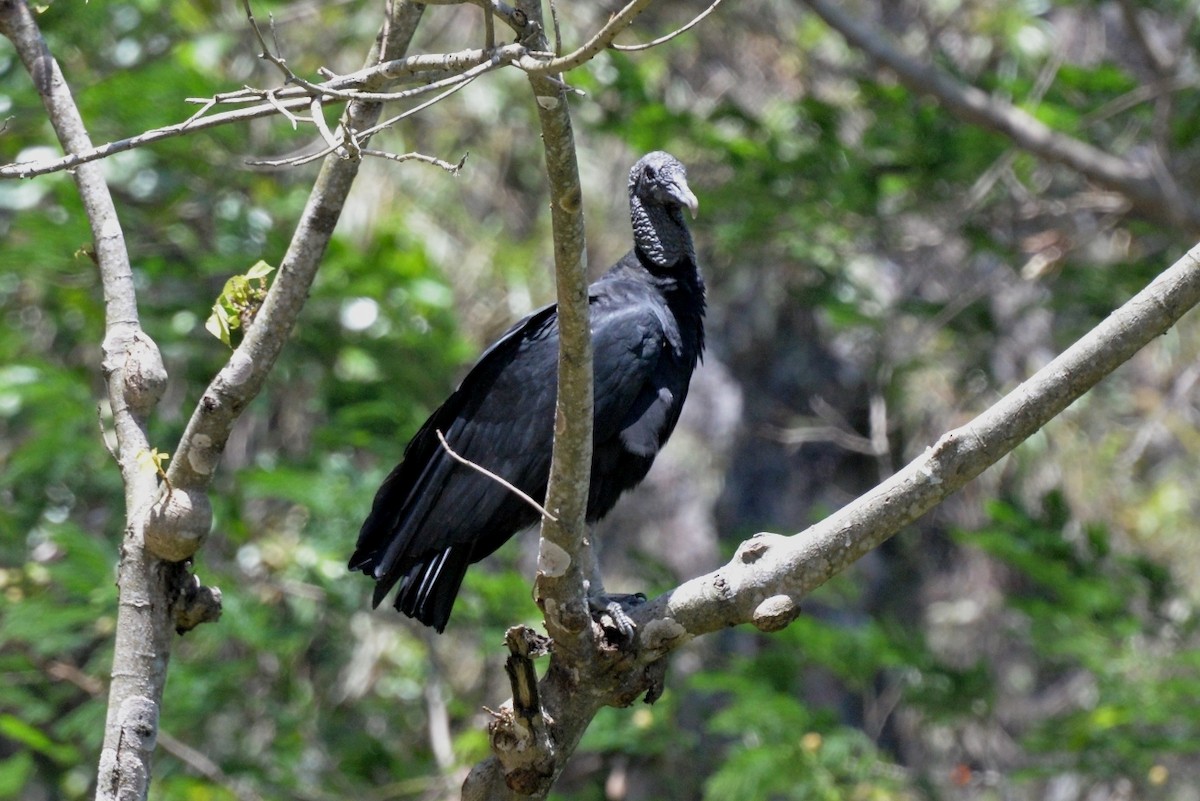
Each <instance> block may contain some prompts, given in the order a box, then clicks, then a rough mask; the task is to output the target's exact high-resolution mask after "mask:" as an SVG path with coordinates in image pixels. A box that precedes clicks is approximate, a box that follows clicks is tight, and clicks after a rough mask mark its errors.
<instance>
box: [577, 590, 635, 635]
mask: <svg viewBox="0 0 1200 801" xmlns="http://www.w3.org/2000/svg"><path fill="white" fill-rule="evenodd" d="M644 603H646V596H645V594H644V593H640V592H635V593H615V594H612V595H607V594H606V595H593V596H591V597H590V598H588V605H589V606H590V607H591V609H592V619H593V620H595V621H596V622H597V623H599V624H600V628H602V629H604V633H605V635H606V637H605V639H607V640H609V641H610V642H612V643H614V644H616V645H617V646H618V647H619V646H621V645H628V644H632V643H633V636H634V634H635V633H636V632H637V626H635V625H634V623H633V618H631V617H630V616H629V613H628V612H626V611H625V610H626V609H629V608H632V607H635V606H641V605H642V604H644Z"/></svg>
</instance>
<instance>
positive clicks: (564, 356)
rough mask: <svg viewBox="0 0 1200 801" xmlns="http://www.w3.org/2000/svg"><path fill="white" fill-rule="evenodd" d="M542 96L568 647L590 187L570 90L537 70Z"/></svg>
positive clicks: (548, 525)
mask: <svg viewBox="0 0 1200 801" xmlns="http://www.w3.org/2000/svg"><path fill="white" fill-rule="evenodd" d="M518 8H519V9H521V10H522V11H525V12H526V13H527V14H528V18H529V20H530V27H531V28H532V29H533V31H534V36H535V38H534V39H533V40H532V41H533V43H534V47H535V48H537V49H544V48H545V47H546V46H547V43H546V40H545V34H544V30H545V29H544V27H542V22H541V7H540V3H538V2H537V0H531V1H530V2H521V3H519V4H518ZM529 83H530V87H531V88H532V90H533V93H534V97H535V99H536V101H537V109H538V118H539V121H540V122H541V127H542V144H543V148H544V150H545V154H546V174H547V177H548V179H549V186H550V218H551V222H552V225H553V230H554V276H555V284H556V286H557V290H558V328H559V357H558V403H557V406H556V409H555V421H554V452H553V456H552V459H551V465H550V483H549V485H548V486H547V489H546V507H547V509H549V510H550V511H551V512H552V513H553V514H554V516H555V519H553V520H550V519H546V520H543V521H542V538H541V545H540V552H539V555H538V578H537V587H536V589H535V595H536V597H537V598H538V601H539V604H540V605H541V606H542V611H543V612H544V613H545V616H546V628H547V631H548V633H549V634H550V636H551V638H553V639H554V641H555V642H556V643H557V644H558V646H559V647H560V648H566V649H578V648H582V647H585V646H586V645H588V644H589V643H590V638H591V618H590V617H589V615H588V609H587V597H586V591H585V589H584V581H585V579H586V578H587V577H588V576H589V575H590V571H585V567H586V566H585V565H583V564H582V560H581V558H580V554H581V553H582V551H583V549H582V547H581V543H582V542H583V539H584V537H585V535H586V533H587V525H586V523H585V522H584V514H585V512H586V511H587V498H588V481H589V478H590V477H591V472H592V471H591V467H592V402H593V391H592V337H591V333H590V326H589V323H588V291H587V288H588V277H587V250H586V247H585V242H584V226H583V190H582V189H581V188H580V185H579V167H578V164H577V163H576V158H575V139H574V134H573V132H572V130H571V115H570V111H569V108H568V106H567V93H566V92H565V91H564V89H563V87H562V85H561V83H555V82H552V81H550V80H549V79H548V78H547V77H543V76H541V75H538V74H531V75H530V76H529Z"/></svg>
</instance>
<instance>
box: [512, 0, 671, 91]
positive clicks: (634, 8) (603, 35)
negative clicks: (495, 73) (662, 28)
mask: <svg viewBox="0 0 1200 801" xmlns="http://www.w3.org/2000/svg"><path fill="white" fill-rule="evenodd" d="M650 3H651V0H632V2H630V3H629V4H628V5H626V6H625V7H624V8H622V9H621V10H620V11H618V12H617V13H616V14H613V15H612V17H611V18H610V19H609V20H608V22H607V23H605V25H604V27H603V28H601V29H600V30H598V31H597V32H596V33H595V35H593V36H592V38H591V39H589V40H588V41H587V42H586V43H584V44H583V45H581V46H580V47H579V48H577V49H576V50H574V51H572V52H570V53H568V54H567V55H565V56H562V57H559V58H553V59H550V60H549V61H537V60H536V59H534V58H532V57H528V58H524V59H521V60H519V61H518V62H517V65H518V66H519V67H521V69H523V70H525V71H526V72H528V73H530V74H531V75H555V74H557V73H560V72H567V71H569V70H573V69H575V68H576V67H578V66H579V65H580V64H586V63H587V62H588V61H591V60H592V58H593V57H594V56H595V55H596V54H597V53H599V52H600V51H601V50H603V49H604V48H606V47H608V46H609V45H611V44H612V41H613V39H616V38H617V35H618V34H620V33H621V31H623V30H625V29H626V28H628V27H629V26H630V25H631V24H632V23H633V20H634V19H635V18H636V17H637V15H638V14H641V13H642V12H643V11H645V10H646V8H647V7H648V6H649V5H650ZM539 17H540V15H539ZM539 24H540V23H539Z"/></svg>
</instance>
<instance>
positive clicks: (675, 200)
mask: <svg viewBox="0 0 1200 801" xmlns="http://www.w3.org/2000/svg"><path fill="white" fill-rule="evenodd" d="M629 197H630V199H633V198H637V199H638V200H640V201H641V203H642V205H643V206H646V207H650V206H663V207H665V208H667V209H681V208H683V207H685V206H686V207H687V209H688V211H690V212H691V214H692V217H693V219H694V218H695V216H696V210H697V209H698V208H699V207H700V201H698V200H697V199H696V196H695V195H694V194H692V190H691V189H689V188H688V184H687V168H686V167H684V166H683V164H682V163H680V161H679V159H677V158H675V157H674V156H672V155H671V154H670V153H665V152H663V151H661V150H655V151H654V152H653V153H647V154H646V155H644V156H642V157H641V158H640V159H638V162H637V164H634V165H633V169H631V170H630V171H629Z"/></svg>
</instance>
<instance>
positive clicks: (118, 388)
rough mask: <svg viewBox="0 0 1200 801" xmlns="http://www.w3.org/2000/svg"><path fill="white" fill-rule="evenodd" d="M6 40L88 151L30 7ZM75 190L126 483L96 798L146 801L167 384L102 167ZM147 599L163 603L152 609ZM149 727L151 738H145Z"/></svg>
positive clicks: (161, 597)
mask: <svg viewBox="0 0 1200 801" xmlns="http://www.w3.org/2000/svg"><path fill="white" fill-rule="evenodd" d="M0 33H3V34H4V36H6V37H7V38H8V39H9V40H10V41H12V43H13V45H14V47H15V48H16V50H17V53H18V55H19V57H20V58H21V61H22V63H23V64H24V65H25V68H26V70H28V72H29V75H30V77H31V78H32V79H33V83H34V86H35V87H36V89H37V91H38V94H39V95H40V96H41V99H42V103H43V105H44V106H45V108H46V112H47V114H48V116H49V118H50V122H51V124H52V125H53V127H54V131H55V134H56V135H57V136H58V139H59V141H60V142H61V143H62V146H63V150H64V151H66V152H68V153H71V152H77V151H82V150H87V149H89V148H91V142H90V141H89V139H88V135H87V131H86V129H85V127H84V123H83V119H82V117H81V116H80V114H79V109H78V107H77V106H76V105H75V101H74V98H73V97H72V96H71V91H70V89H69V87H68V86H67V83H66V80H65V79H64V77H63V74H62V71H61V69H60V68H59V65H58V62H57V61H56V60H55V59H54V56H53V54H51V53H50V51H49V49H48V48H47V46H46V43H45V40H44V39H43V38H42V35H41V32H40V31H39V30H38V27H37V22H36V20H35V18H34V15H33V13H32V11H31V10H30V8H29V6H28V5H27V4H26V3H25V2H24V1H23V0H20V1H18V2H6V3H0ZM74 178H75V183H76V186H77V187H78V189H79V195H80V198H81V200H82V201H83V207H84V210H85V212H86V214H87V217H88V222H89V224H90V226H91V229H92V238H93V247H94V257H95V261H96V264H97V266H98V267H99V271H100V280H101V284H102V286H103V289H104V310H105V334H104V343H103V354H104V357H103V360H102V362H101V368H102V370H103V372H104V376H105V380H106V383H107V388H108V398H109V404H110V406H111V408H112V414H113V424H114V427H115V429H116V436H117V457H118V463H119V465H120V469H121V476H122V479H123V481H124V485H125V514H126V528H125V538H124V542H123V543H122V554H123V558H122V560H121V566H120V573H119V576H118V582H117V583H118V586H119V606H118V612H117V618H118V622H117V631H116V646H115V647H116V651H115V654H114V658H113V681H112V685H111V686H110V694H109V706H108V718H107V722H106V725H105V736H104V745H103V751H102V754H101V757H100V767H101V769H100V776H99V782H98V788H97V797H98V798H115V797H116V796H117V795H118V794H120V793H127V794H129V795H128V797H131V798H142V797H145V795H146V791H147V789H148V786H149V776H150V754H151V752H152V751H153V747H154V739H153V733H154V732H155V731H156V730H157V722H158V713H159V705H160V704H161V700H162V688H163V685H164V683H165V681H166V668H167V659H168V656H169V654H170V646H171V639H172V637H173V635H174V632H173V630H172V627H171V623H170V621H171V609H170V608H171V604H172V601H173V598H172V596H171V595H170V593H169V584H170V582H171V576H170V574H171V571H169V570H163V569H160V566H159V565H158V564H157V563H156V561H155V560H153V559H152V558H150V557H149V555H148V554H147V553H146V552H145V550H144V549H143V531H142V526H141V520H142V519H143V518H144V515H145V511H146V509H147V508H148V507H149V505H150V504H151V503H152V501H153V499H154V496H155V493H156V492H157V488H158V486H157V485H158V477H157V475H156V473H155V472H154V471H153V470H149V471H147V470H145V469H143V466H142V463H141V459H139V456H140V455H141V454H144V453H147V452H148V451H149V439H148V437H147V434H146V428H145V423H146V419H147V417H148V415H149V414H150V412H151V411H153V409H154V407H155V405H156V404H157V403H158V399H159V398H160V397H161V396H162V392H163V389H164V388H165V386H166V381H167V374H166V370H165V368H164V367H163V363H162V357H161V356H160V354H159V351H158V346H157V345H155V344H154V341H153V340H152V339H150V337H148V336H147V335H146V334H145V333H144V332H143V331H142V328H141V325H140V323H139V321H138V308H137V297H136V293H135V289H134V281H133V271H132V269H131V268H130V264H129V255H128V250H127V249H126V247H125V238H124V234H123V233H122V231H121V224H120V221H119V220H118V219H117V212H116V207H115V206H114V205H113V200H112V196H111V194H110V193H109V191H108V186H107V184H106V183H105V180H104V175H103V171H102V170H101V168H100V166H99V165H97V164H86V165H81V166H80V168H79V169H78V170H76V171H75V173H74ZM150 599H157V600H158V603H152V602H151V600H150ZM146 725H149V726H150V727H151V728H150V729H149V731H150V735H149V736H145V735H144V734H143V732H144V731H145V726H146Z"/></svg>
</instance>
